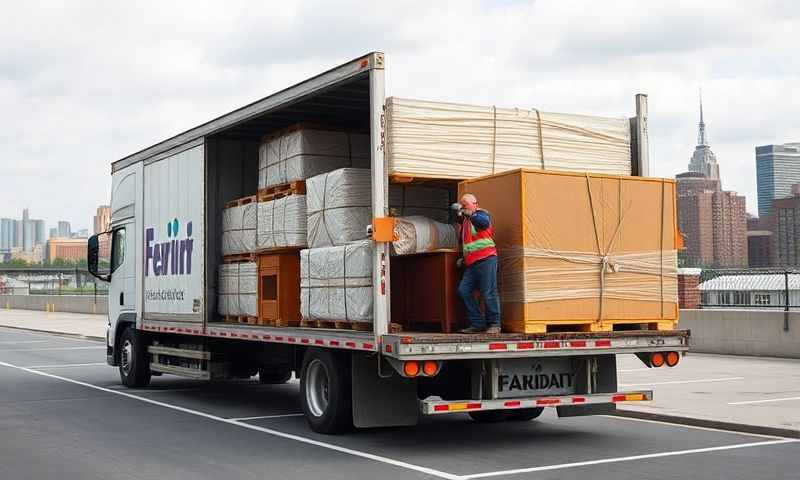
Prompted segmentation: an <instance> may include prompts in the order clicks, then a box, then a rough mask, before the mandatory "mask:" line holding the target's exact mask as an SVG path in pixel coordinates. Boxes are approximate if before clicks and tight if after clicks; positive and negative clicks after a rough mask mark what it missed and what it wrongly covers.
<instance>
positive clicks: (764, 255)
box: [747, 217, 772, 268]
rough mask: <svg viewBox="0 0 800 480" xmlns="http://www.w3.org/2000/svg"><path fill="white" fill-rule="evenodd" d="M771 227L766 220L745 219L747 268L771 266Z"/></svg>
mask: <svg viewBox="0 0 800 480" xmlns="http://www.w3.org/2000/svg"><path fill="white" fill-rule="evenodd" d="M771 256H772V226H771V225H770V224H769V221H768V220H762V219H760V218H756V217H751V218H748V219H747V266H748V267H750V268H764V267H769V266H770V265H772V259H771V258H770V257H771Z"/></svg>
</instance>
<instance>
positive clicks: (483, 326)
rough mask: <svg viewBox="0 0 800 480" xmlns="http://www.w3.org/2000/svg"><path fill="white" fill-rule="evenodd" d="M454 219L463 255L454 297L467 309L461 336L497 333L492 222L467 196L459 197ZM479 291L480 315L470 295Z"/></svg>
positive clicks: (497, 317) (498, 325) (475, 202)
mask: <svg viewBox="0 0 800 480" xmlns="http://www.w3.org/2000/svg"><path fill="white" fill-rule="evenodd" d="M453 207H454V208H456V207H457V208H458V215H459V216H460V217H463V221H462V222H461V242H462V248H463V251H464V256H463V258H460V259H459V264H460V265H463V266H464V267H465V269H464V276H463V277H462V278H461V283H460V284H459V286H458V294H459V295H461V299H462V300H463V301H464V305H465V306H466V309H467V318H468V319H469V323H470V326H469V327H468V328H465V329H464V330H461V333H483V332H485V333H500V298H499V296H498V295H497V248H496V247H495V244H494V239H493V238H492V233H493V229H492V219H491V216H490V215H489V212H487V211H486V210H482V209H480V208H478V199H477V198H475V195H473V194H471V193H466V194H464V196H462V197H461V202H460V204H454V205H453ZM475 290H477V291H479V292H480V294H481V297H483V302H484V304H485V306H486V315H485V317H484V314H483V313H482V312H481V310H480V308H479V307H478V302H477V301H476V300H475V296H474V295H473V292H475Z"/></svg>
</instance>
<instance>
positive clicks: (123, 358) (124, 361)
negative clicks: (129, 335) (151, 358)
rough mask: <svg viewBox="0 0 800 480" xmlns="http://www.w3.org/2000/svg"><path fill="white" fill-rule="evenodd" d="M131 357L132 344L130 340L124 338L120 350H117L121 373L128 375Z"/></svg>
mask: <svg viewBox="0 0 800 480" xmlns="http://www.w3.org/2000/svg"><path fill="white" fill-rule="evenodd" d="M132 358H133V344H132V343H131V341H130V340H125V342H124V343H123V344H122V350H121V351H120V352H119V368H121V369H122V373H124V374H125V375H128V374H129V373H131V359H132Z"/></svg>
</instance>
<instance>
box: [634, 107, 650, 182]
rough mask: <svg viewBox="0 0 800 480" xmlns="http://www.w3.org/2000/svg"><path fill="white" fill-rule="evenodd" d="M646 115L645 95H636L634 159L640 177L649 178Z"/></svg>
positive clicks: (648, 137) (648, 138)
mask: <svg viewBox="0 0 800 480" xmlns="http://www.w3.org/2000/svg"><path fill="white" fill-rule="evenodd" d="M648 121H649V120H648V113H647V95H645V94H644V93H637V94H636V158H637V161H638V170H639V176H640V177H649V176H650V136H649V135H650V134H649V128H648V126H647V123H648Z"/></svg>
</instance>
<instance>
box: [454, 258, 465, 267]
mask: <svg viewBox="0 0 800 480" xmlns="http://www.w3.org/2000/svg"><path fill="white" fill-rule="evenodd" d="M463 266H464V258H462V257H458V259H456V267H458V268H462V267H463Z"/></svg>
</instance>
